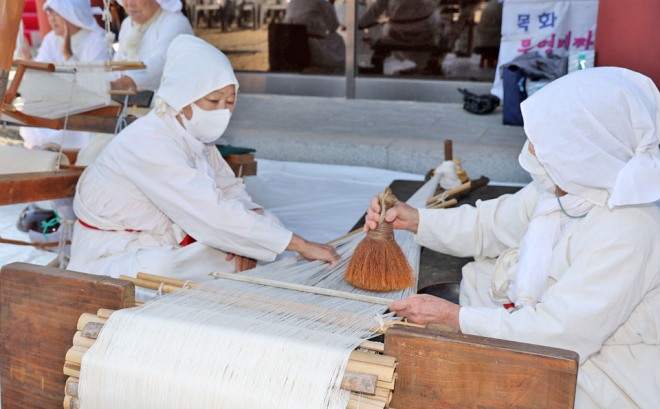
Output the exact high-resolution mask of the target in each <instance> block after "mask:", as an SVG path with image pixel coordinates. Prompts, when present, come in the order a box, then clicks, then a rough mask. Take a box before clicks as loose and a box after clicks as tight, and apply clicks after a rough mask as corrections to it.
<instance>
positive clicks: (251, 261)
mask: <svg viewBox="0 0 660 409" xmlns="http://www.w3.org/2000/svg"><path fill="white" fill-rule="evenodd" d="M237 91H238V81H237V80H236V77H235V75H234V72H233V70H232V67H231V64H230V62H229V60H228V59H227V57H226V56H225V55H224V54H223V53H222V52H220V51H219V50H218V49H216V48H215V47H213V46H212V45H210V44H208V43H207V42H205V41H203V40H201V39H198V38H196V37H193V36H188V35H182V36H179V37H177V38H176V39H175V40H174V41H173V42H172V45H171V46H170V49H169V51H168V56H167V63H166V64H165V70H164V75H163V80H162V85H161V88H160V91H159V93H158V97H157V100H156V109H155V110H153V111H152V112H150V113H149V114H148V115H147V116H145V117H142V118H140V119H138V120H137V121H135V122H134V123H132V124H131V125H130V126H128V127H127V128H126V129H125V130H124V131H122V132H121V133H119V134H118V135H117V137H115V138H114V139H113V140H112V141H111V142H110V143H109V144H108V146H107V147H106V148H105V149H104V150H103V152H102V153H101V155H100V156H99V157H98V158H97V160H96V161H95V162H94V163H93V164H92V165H91V166H90V167H88V168H87V169H86V170H85V172H84V173H83V175H82V176H81V178H80V181H79V182H78V186H77V188H76V195H75V199H74V211H75V213H76V216H77V217H78V221H77V223H76V225H75V227H74V236H73V244H72V251H71V252H72V255H71V262H70V264H69V266H68V268H69V269H71V270H77V271H83V272H88V273H92V274H103V275H110V276H113V277H117V276H119V275H120V274H126V275H132V276H135V275H136V274H137V273H138V272H144V273H152V274H158V275H163V276H168V277H175V278H178V279H181V280H191V281H194V282H204V281H208V280H209V279H210V278H209V277H208V273H209V272H211V271H224V272H229V271H237V272H240V271H243V270H246V269H249V268H252V267H254V266H255V264H256V261H255V260H263V261H272V260H274V259H275V257H276V256H277V255H278V254H280V253H282V252H283V251H284V250H291V251H297V252H299V253H300V254H301V255H302V256H303V257H305V258H306V259H308V260H327V261H331V262H333V261H336V260H337V258H338V256H337V253H336V252H335V250H334V248H333V247H332V246H328V245H324V244H317V243H312V242H307V241H305V240H304V239H302V238H301V237H299V236H297V235H295V234H293V233H292V232H290V231H288V230H286V229H285V228H284V227H282V226H281V224H279V221H277V219H276V218H275V217H274V216H270V215H268V214H267V213H265V212H264V209H263V208H261V206H259V205H258V204H256V203H254V202H252V199H251V198H250V196H249V195H248V194H247V193H246V191H245V185H244V184H243V182H242V180H241V179H239V178H237V177H236V176H235V175H234V173H233V171H232V170H231V168H230V167H229V165H228V164H227V163H226V162H225V161H224V160H223V159H222V157H221V156H220V153H219V152H218V150H217V149H216V148H215V146H214V145H213V141H215V140H216V139H217V138H218V137H219V136H220V135H221V134H222V133H223V132H224V131H225V129H226V128H227V125H228V123H229V119H230V117H231V113H232V112H233V110H234V106H235V103H236V93H237Z"/></svg>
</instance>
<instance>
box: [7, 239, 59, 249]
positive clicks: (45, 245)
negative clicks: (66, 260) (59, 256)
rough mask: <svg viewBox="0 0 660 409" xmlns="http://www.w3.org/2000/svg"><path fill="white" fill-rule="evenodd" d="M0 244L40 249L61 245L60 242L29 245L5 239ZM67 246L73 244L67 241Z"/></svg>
mask: <svg viewBox="0 0 660 409" xmlns="http://www.w3.org/2000/svg"><path fill="white" fill-rule="evenodd" d="M0 243H3V244H13V245H16V246H32V247H38V248H44V247H57V246H59V245H60V243H59V242H52V243H29V242H27V241H20V240H9V239H3V238H0ZM66 244H71V241H69V240H67V242H66Z"/></svg>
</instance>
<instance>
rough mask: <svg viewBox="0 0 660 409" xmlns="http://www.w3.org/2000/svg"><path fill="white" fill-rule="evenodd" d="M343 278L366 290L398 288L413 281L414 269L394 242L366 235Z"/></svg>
mask: <svg viewBox="0 0 660 409" xmlns="http://www.w3.org/2000/svg"><path fill="white" fill-rule="evenodd" d="M344 278H345V279H346V281H348V282H349V283H350V284H352V285H354V286H355V287H358V288H361V289H363V290H368V291H379V292H389V291H399V290H404V289H406V288H409V287H412V286H413V285H415V276H414V273H413V270H412V268H411V267H410V264H408V260H407V259H406V256H405V254H403V251H402V250H401V247H399V245H398V244H397V242H396V241H394V240H378V239H374V238H372V237H369V235H367V237H365V238H364V240H362V241H361V242H360V244H358V246H357V248H356V249H355V252H354V253H353V256H352V257H351V261H350V262H349V264H348V268H347V269H346V273H345V275H344Z"/></svg>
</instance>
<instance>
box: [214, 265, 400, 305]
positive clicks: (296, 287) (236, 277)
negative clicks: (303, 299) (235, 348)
mask: <svg viewBox="0 0 660 409" xmlns="http://www.w3.org/2000/svg"><path fill="white" fill-rule="evenodd" d="M209 275H211V276H213V277H215V278H222V279H225V280H233V281H241V282H243V283H250V284H257V285H265V286H268V287H275V288H283V289H285V290H292V291H300V292H305V293H312V294H319V295H327V296H329V297H339V298H345V299H347V300H355V301H363V302H369V303H372V304H380V305H390V304H391V303H392V302H394V300H389V299H386V298H380V297H372V296H370V295H361V294H353V293H347V292H345V291H337V290H330V289H327V288H320V287H311V286H308V285H301V284H292V283H284V282H281V281H275V280H267V279H265V278H257V277H249V276H244V275H240V274H232V273H219V272H217V271H216V272H212V273H210V274H209Z"/></svg>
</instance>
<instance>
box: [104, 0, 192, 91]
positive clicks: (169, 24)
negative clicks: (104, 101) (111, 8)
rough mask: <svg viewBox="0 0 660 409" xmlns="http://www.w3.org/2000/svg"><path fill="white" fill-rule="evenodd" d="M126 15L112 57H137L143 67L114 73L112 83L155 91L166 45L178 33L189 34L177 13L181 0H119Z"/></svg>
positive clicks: (121, 58)
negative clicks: (144, 66)
mask: <svg viewBox="0 0 660 409" xmlns="http://www.w3.org/2000/svg"><path fill="white" fill-rule="evenodd" d="M119 4H121V5H122V7H124V9H125V10H126V12H127V13H128V17H127V18H126V19H124V21H122V24H121V30H120V31H119V49H118V50H117V52H116V53H115V56H114V60H115V61H141V62H143V63H144V64H145V65H146V66H147V68H146V69H144V70H131V71H122V74H119V73H114V75H113V76H112V83H111V84H112V87H113V88H120V89H128V88H133V89H145V90H151V91H156V90H158V87H159V86H160V79H161V77H162V76H163V67H164V66H165V58H166V56H167V49H168V47H169V46H170V44H171V43H172V41H173V40H174V39H175V38H176V37H177V36H178V35H180V34H193V30H192V27H191V25H190V22H189V21H188V19H187V18H186V17H185V16H184V15H183V14H182V13H181V8H182V2H181V0H119Z"/></svg>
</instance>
